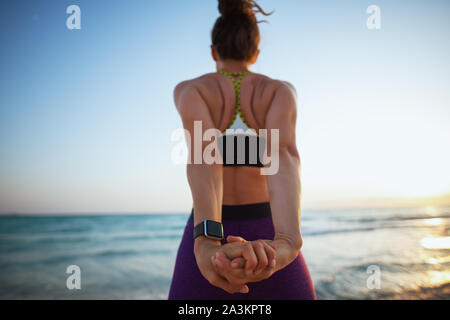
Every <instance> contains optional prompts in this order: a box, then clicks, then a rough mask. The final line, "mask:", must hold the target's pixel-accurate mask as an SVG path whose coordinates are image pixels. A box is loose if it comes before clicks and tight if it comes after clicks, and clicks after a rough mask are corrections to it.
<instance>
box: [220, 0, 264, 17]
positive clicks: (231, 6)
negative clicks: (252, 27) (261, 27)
mask: <svg viewBox="0 0 450 320" xmlns="http://www.w3.org/2000/svg"><path fill="white" fill-rule="evenodd" d="M254 7H257V5H256V4H255V2H254V1H251V0H219V12H220V13H221V14H222V16H223V17H226V16H231V15H240V14H245V15H248V16H254V15H255V12H254V11H253V8H254Z"/></svg>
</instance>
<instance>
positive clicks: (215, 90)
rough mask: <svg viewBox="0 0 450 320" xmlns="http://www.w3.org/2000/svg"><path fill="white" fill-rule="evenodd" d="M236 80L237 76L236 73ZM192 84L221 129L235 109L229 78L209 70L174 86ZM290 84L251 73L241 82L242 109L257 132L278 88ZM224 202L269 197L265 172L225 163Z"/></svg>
mask: <svg viewBox="0 0 450 320" xmlns="http://www.w3.org/2000/svg"><path fill="white" fill-rule="evenodd" d="M235 79H236V80H239V76H237V77H235ZM186 87H195V89H196V90H197V91H198V93H199V94H200V96H201V97H202V99H203V100H204V102H205V104H206V105H207V107H208V110H209V114H210V116H211V118H212V121H213V122H214V125H215V128H217V129H219V130H220V131H221V132H224V131H225V130H226V129H227V128H228V127H229V126H230V125H231V123H232V122H233V117H234V114H235V110H236V93H235V87H234V85H233V82H232V81H231V79H229V78H228V77H227V76H225V75H223V74H220V73H208V74H205V75H203V76H200V77H198V78H195V79H192V80H188V81H184V82H182V83H180V84H179V85H178V86H177V88H176V90H175V95H177V92H180V91H182V90H183V89H185V88H186ZM286 87H288V88H289V89H290V91H293V87H292V86H291V85H290V84H288V83H287V82H283V81H280V80H274V79H271V78H269V77H267V76H264V75H261V74H257V73H250V74H248V75H246V76H245V77H244V78H243V80H242V83H241V90H240V92H241V94H240V102H241V112H242V116H243V118H244V119H245V121H246V123H247V124H248V126H249V128H252V129H254V130H256V132H258V130H260V129H266V125H265V124H266V115H267V113H268V111H269V109H270V107H271V105H272V102H273V100H274V98H275V95H276V93H277V91H278V90H279V89H280V88H286ZM223 170H224V171H223V204H224V205H240V204H249V203H260V202H268V201H269V192H268V187H267V180H266V176H264V175H261V174H260V169H259V168H255V167H245V166H238V167H227V166H226V167H224V168H223Z"/></svg>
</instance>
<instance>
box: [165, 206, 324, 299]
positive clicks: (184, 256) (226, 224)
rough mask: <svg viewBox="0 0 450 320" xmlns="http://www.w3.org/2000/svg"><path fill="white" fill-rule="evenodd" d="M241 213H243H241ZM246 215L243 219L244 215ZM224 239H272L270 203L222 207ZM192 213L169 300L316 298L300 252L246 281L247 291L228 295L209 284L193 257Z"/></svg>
mask: <svg viewBox="0 0 450 320" xmlns="http://www.w3.org/2000/svg"><path fill="white" fill-rule="evenodd" d="M243 213H244V214H243ZM243 217H245V218H243ZM222 223H223V230H224V236H225V238H226V237H227V236H228V235H235V236H241V237H243V238H244V239H246V240H249V241H251V240H257V239H273V236H274V229H273V224H272V217H271V215H270V205H269V203H257V204H251V205H241V206H223V207H222ZM193 227H194V222H193V219H192V215H191V217H190V219H189V220H188V222H187V224H186V228H185V229H184V234H183V238H182V240H181V244H180V247H179V249H178V254H177V258H176V263H175V270H174V274H173V278H172V283H171V286H170V292H169V300H228V299H230V300H235V299H236V300H237V299H239V300H264V299H270V300H299V299H305V300H312V299H315V298H316V294H315V292H314V286H313V283H312V280H311V277H310V275H309V271H308V267H307V266H306V263H305V260H304V259H303V256H302V254H301V253H299V255H298V257H297V258H296V259H295V260H294V261H293V262H292V263H291V264H289V265H288V266H286V267H285V268H284V269H282V270H280V271H278V272H276V273H274V274H273V275H272V276H271V277H270V278H268V279H265V280H263V281H260V282H252V283H248V287H249V289H250V292H249V293H248V294H242V293H235V294H229V293H227V292H225V291H224V290H222V289H220V288H217V287H215V286H213V285H211V284H210V283H209V282H208V281H207V280H206V279H205V278H204V277H203V276H202V274H201V273H200V270H199V269H198V267H197V263H196V260H195V256H194V240H193V239H192V235H193Z"/></svg>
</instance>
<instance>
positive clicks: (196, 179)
mask: <svg viewBox="0 0 450 320" xmlns="http://www.w3.org/2000/svg"><path fill="white" fill-rule="evenodd" d="M174 99H175V105H176V106H177V110H178V112H179V114H180V116H181V119H182V122H183V127H184V129H185V130H186V131H187V132H188V134H187V135H186V138H187V144H188V149H189V151H190V152H189V159H190V160H191V161H189V163H188V165H187V177H188V181H189V186H190V188H191V193H192V199H193V203H194V225H197V224H198V223H200V222H202V221H203V220H213V221H218V222H221V221H222V193H223V190H222V188H223V183H222V168H223V167H222V165H221V164H214V163H213V164H206V163H203V162H204V161H203V159H202V161H201V162H202V163H201V164H195V163H194V156H193V153H194V139H197V140H198V139H201V137H195V136H194V125H195V122H196V121H201V125H202V131H203V132H204V131H205V130H208V129H214V128H215V126H214V123H213V121H212V119H211V116H210V113H209V109H208V106H207V105H206V103H205V101H204V100H203V98H202V96H201V94H200V92H199V90H198V88H196V86H195V84H192V83H189V82H184V83H181V84H179V85H178V86H177V87H176V88H175V92H174ZM203 132H202V133H201V134H203ZM189 136H190V137H189ZM189 138H190V140H192V141H190V140H189ZM201 142H202V145H201V148H200V149H201V150H200V151H201V154H202V155H203V151H204V149H205V147H206V145H207V144H209V143H210V142H209V143H208V142H205V143H204V142H203V139H201ZM189 146H190V147H189ZM220 250H221V242H220V241H217V240H212V239H208V238H206V237H198V238H197V239H195V243H194V254H195V258H196V261H197V265H198V267H199V270H200V272H201V274H202V275H203V276H204V277H205V279H206V280H208V281H209V282H210V283H211V284H212V285H214V286H216V287H220V288H222V289H223V290H225V291H227V292H229V293H235V292H239V291H241V292H248V287H247V286H246V285H245V284H244V285H243V284H241V283H240V284H231V283H230V282H228V281H227V280H226V279H225V278H223V277H222V276H220V275H219V274H218V273H217V272H216V271H215V269H214V266H213V264H212V257H214V256H215V255H216V253H217V252H218V251H220Z"/></svg>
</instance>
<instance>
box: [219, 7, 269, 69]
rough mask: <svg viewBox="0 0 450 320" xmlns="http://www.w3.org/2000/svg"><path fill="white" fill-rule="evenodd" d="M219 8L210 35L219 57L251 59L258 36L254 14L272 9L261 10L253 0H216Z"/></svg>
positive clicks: (256, 46) (255, 48)
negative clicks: (218, 15)
mask: <svg viewBox="0 0 450 320" xmlns="http://www.w3.org/2000/svg"><path fill="white" fill-rule="evenodd" d="M219 12H220V14H221V16H220V17H219V18H218V19H217V20H216V23H215V25H214V28H213V30H212V34H211V38H212V45H213V46H214V48H215V49H216V50H217V53H218V54H219V57H220V59H223V60H225V59H232V60H240V61H241V60H249V59H251V58H252V57H253V55H254V54H255V53H256V51H257V50H258V45H259V40H260V34H259V27H258V23H259V22H260V21H257V20H256V14H257V13H262V14H263V15H266V16H268V15H270V14H272V12H271V13H266V12H264V11H263V10H262V9H261V7H260V6H259V5H258V4H256V2H255V1H253V0H219Z"/></svg>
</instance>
